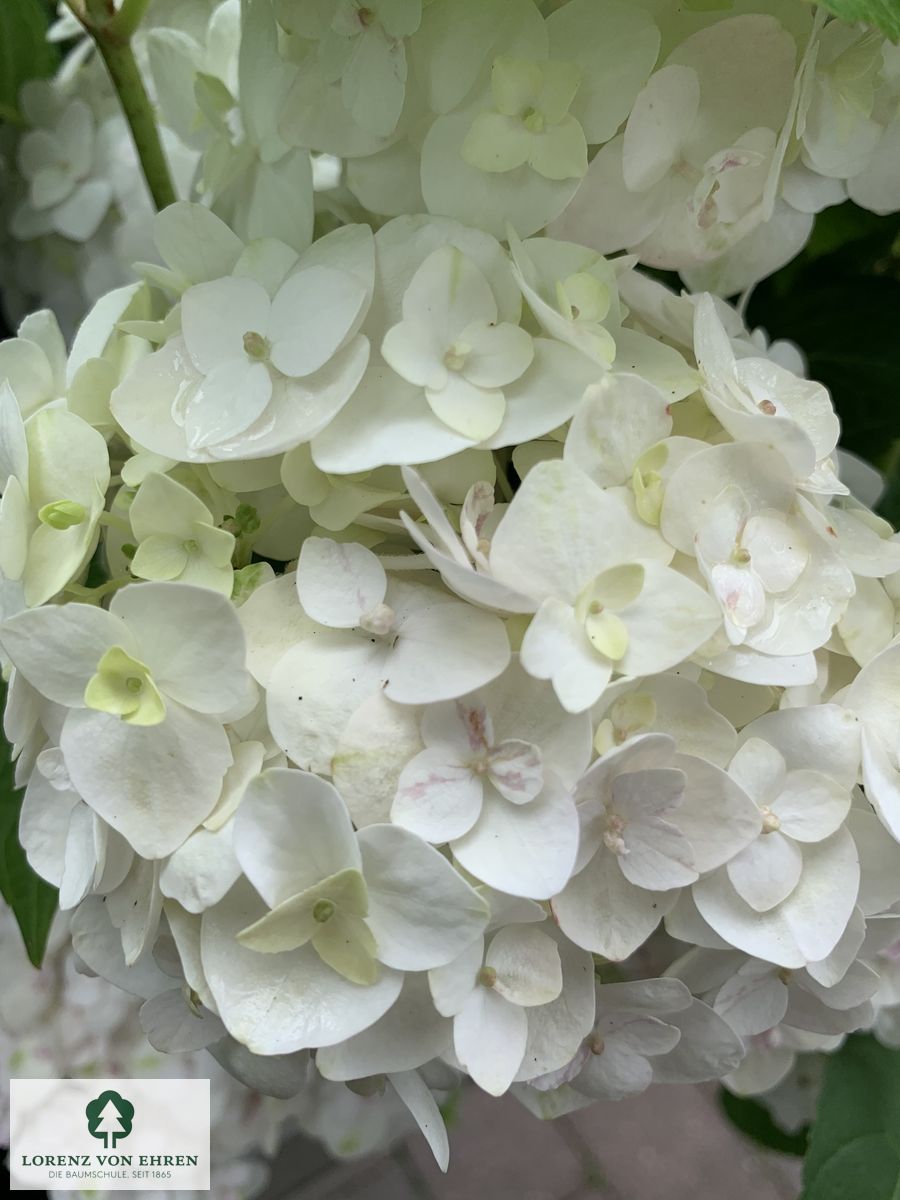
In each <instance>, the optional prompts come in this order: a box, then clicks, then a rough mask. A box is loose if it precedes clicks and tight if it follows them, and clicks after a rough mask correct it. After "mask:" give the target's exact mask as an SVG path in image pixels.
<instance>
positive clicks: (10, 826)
mask: <svg viewBox="0 0 900 1200" xmlns="http://www.w3.org/2000/svg"><path fill="white" fill-rule="evenodd" d="M5 703H6V687H5V686H3V687H2V689H0V709H2V707H3V706H4V705H5ZM21 807H22V792H21V790H19V789H17V788H16V787H15V782H14V777H13V764H12V755H11V753H10V747H9V742H7V740H6V738H5V737H3V736H2V734H0V894H2V896H3V899H4V900H5V901H6V903H7V904H8V905H9V907H10V908H11V909H12V911H13V914H14V915H15V918H16V920H17V921H18V923H19V929H20V930H21V933H22V940H23V941H24V943H25V949H26V950H27V951H28V957H29V959H30V960H31V961H32V963H34V965H35V966H36V967H39V966H40V965H41V960H42V959H43V957H44V951H45V949H46V948H47V936H48V934H49V933H50V923H51V921H52V920H53V914H54V913H55V912H56V902H57V891H56V888H54V887H51V886H50V884H49V883H45V882H44V880H43V879H41V878H40V877H39V876H38V875H35V873H34V871H33V870H32V869H31V867H30V866H29V865H28V860H27V859H26V857H25V851H24V850H23V849H22V847H21V845H20V844H19V810H20V809H21Z"/></svg>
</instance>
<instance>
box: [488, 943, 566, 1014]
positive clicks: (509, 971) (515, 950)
mask: <svg viewBox="0 0 900 1200" xmlns="http://www.w3.org/2000/svg"><path fill="white" fill-rule="evenodd" d="M484 964H485V966H486V967H491V968H493V970H494V971H496V973H497V979H496V982H495V983H494V985H493V986H494V989H495V990H496V992H497V993H498V995H500V996H503V997H504V999H506V1000H509V1002H510V1003H511V1004H521V1005H522V1006H523V1007H524V1008H530V1007H532V1006H533V1005H538V1004H549V1003H550V1002H551V1000H555V999H556V998H557V996H558V995H559V994H560V992H561V991H562V985H563V980H562V966H561V964H560V959H559V950H558V949H557V945H556V942H555V941H554V940H553V938H551V937H550V936H549V935H548V934H546V933H544V932H543V930H541V929H540V928H539V927H538V926H537V925H507V926H506V927H505V928H504V929H501V930H499V931H498V932H497V933H495V934H494V936H493V938H492V939H491V941H490V943H489V945H488V948H487V953H486V954H485V956H484Z"/></svg>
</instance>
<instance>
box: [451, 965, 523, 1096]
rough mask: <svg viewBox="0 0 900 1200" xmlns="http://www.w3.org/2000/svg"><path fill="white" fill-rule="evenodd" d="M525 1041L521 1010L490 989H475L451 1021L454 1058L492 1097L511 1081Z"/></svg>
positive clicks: (503, 1090)
mask: <svg viewBox="0 0 900 1200" xmlns="http://www.w3.org/2000/svg"><path fill="white" fill-rule="evenodd" d="M527 1038H528V1021H527V1018H526V1016H525V1010H524V1009H522V1008H519V1007H518V1005H515V1004H510V1003H509V1001H508V1000H504V999H503V997H502V996H500V995H498V994H497V992H495V991H494V990H493V989H492V988H486V987H478V988H476V989H475V991H474V992H473V993H472V995H471V996H470V997H469V999H468V1000H467V1001H466V1004H465V1007H464V1008H463V1010H462V1012H460V1013H458V1014H457V1016H456V1017H455V1019H454V1021H453V1046H454V1049H455V1050H456V1057H457V1058H458V1059H459V1061H460V1064H461V1065H462V1066H463V1068H464V1069H465V1070H466V1071H468V1073H469V1074H470V1075H471V1077H472V1079H474V1081H475V1082H476V1083H477V1084H478V1086H479V1087H480V1088H483V1089H484V1091H486V1092H488V1093H490V1095H492V1096H502V1095H503V1093H504V1092H505V1091H506V1090H507V1089H508V1087H509V1085H510V1084H511V1083H512V1081H513V1079H515V1077H516V1073H517V1072H518V1070H519V1067H520V1066H521V1063H522V1059H523V1057H524V1055H525V1045H526V1041H527Z"/></svg>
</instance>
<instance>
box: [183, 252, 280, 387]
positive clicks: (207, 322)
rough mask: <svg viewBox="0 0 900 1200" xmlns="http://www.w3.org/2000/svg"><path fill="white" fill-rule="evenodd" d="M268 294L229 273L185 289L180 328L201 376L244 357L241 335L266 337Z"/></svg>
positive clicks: (261, 288) (268, 306) (252, 282)
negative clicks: (249, 334) (256, 334)
mask: <svg viewBox="0 0 900 1200" xmlns="http://www.w3.org/2000/svg"><path fill="white" fill-rule="evenodd" d="M269 309H270V302H269V297H268V296H267V295H266V292H265V289H264V288H263V287H262V286H261V285H260V284H258V283H256V281H255V280H253V279H248V278H246V277H245V278H239V277H236V276H228V277H227V278H225V279H215V280H212V281H211V282H209V283H199V284H197V285H196V286H195V287H192V288H188V290H187V291H186V292H185V293H184V295H183V296H182V298H181V328H182V332H183V334H184V340H185V344H186V346H187V350H188V353H189V354H190V356H191V359H192V361H193V364H194V366H195V367H196V368H197V370H198V371H201V372H202V373H203V374H204V375H206V374H208V373H209V372H210V371H212V370H214V369H215V368H216V367H219V366H221V365H222V364H223V363H225V362H230V361H234V360H236V359H239V358H243V357H244V334H245V333H258V334H261V335H262V336H265V331H266V329H267V328H268V323H269Z"/></svg>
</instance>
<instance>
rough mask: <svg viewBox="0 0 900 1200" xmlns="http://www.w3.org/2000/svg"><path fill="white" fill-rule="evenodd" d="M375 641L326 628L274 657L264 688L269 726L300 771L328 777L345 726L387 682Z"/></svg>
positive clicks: (384, 659)
mask: <svg viewBox="0 0 900 1200" xmlns="http://www.w3.org/2000/svg"><path fill="white" fill-rule="evenodd" d="M389 656H390V650H389V648H388V646H387V645H386V644H385V643H383V642H381V641H380V640H379V639H378V638H374V637H373V638H371V639H370V638H368V637H359V636H358V635H357V634H355V633H344V632H343V631H338V630H333V631H332V630H326V631H323V632H322V633H318V634H316V635H315V636H313V637H309V638H307V639H306V640H305V641H302V642H300V643H298V644H297V645H296V646H294V647H293V648H292V649H290V650H288V652H287V653H286V654H284V655H283V656H282V658H281V659H279V661H278V663H277V664H276V666H275V669H274V670H273V671H272V675H271V678H270V679H269V685H268V688H267V690H266V712H267V714H268V720H269V728H270V729H271V731H272V736H273V738H274V739H275V741H276V742H277V744H278V745H279V746H280V747H281V749H282V750H284V752H285V754H287V755H288V757H289V758H291V759H292V760H293V761H294V762H295V763H296V764H297V766H299V767H303V768H304V769H308V770H312V771H318V772H320V773H321V774H328V772H329V771H330V769H331V759H332V756H333V755H334V753H335V750H336V749H337V746H338V742H339V741H340V738H341V735H342V734H343V732H344V729H345V728H346V726H347V722H348V721H349V720H350V718H351V717H352V715H353V714H354V713H355V712H356V710H357V709H358V708H359V707H360V705H361V704H363V703H364V701H366V700H368V699H369V697H370V696H373V695H374V694H375V693H376V692H377V691H380V690H382V689H383V688H384V685H385V683H386V682H387V680H388V679H389V678H390V674H389V671H388V662H389Z"/></svg>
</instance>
